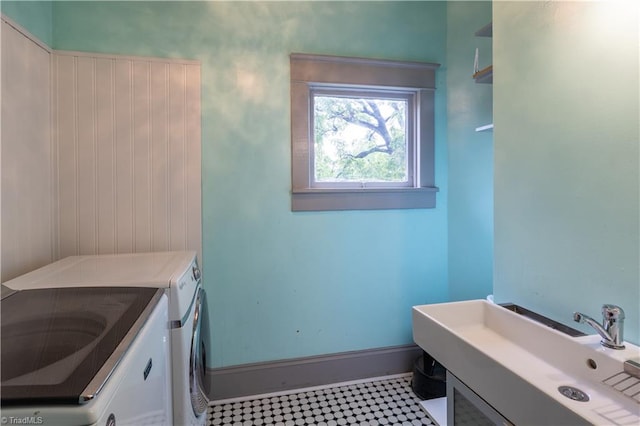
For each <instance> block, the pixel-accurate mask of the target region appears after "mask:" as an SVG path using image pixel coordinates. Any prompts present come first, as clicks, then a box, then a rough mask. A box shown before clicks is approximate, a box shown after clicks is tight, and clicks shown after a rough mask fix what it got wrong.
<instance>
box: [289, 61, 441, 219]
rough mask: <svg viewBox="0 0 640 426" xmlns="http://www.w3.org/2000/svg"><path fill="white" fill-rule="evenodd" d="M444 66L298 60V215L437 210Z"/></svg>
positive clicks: (294, 68)
mask: <svg viewBox="0 0 640 426" xmlns="http://www.w3.org/2000/svg"><path fill="white" fill-rule="evenodd" d="M438 66H439V65H437V64H427V63H415V62H397V61H381V60H369V59H360V58H344V57H335V56H319V55H303V54H292V55H291V148H292V194H291V195H292V203H291V206H292V210H294V211H304V210H362V209H397V208H431V207H435V193H436V192H437V188H436V187H435V186H434V165H433V161H434V160H433V155H434V154H433V152H434V148H433V139H434V89H435V88H434V86H435V70H436V69H437V67H438Z"/></svg>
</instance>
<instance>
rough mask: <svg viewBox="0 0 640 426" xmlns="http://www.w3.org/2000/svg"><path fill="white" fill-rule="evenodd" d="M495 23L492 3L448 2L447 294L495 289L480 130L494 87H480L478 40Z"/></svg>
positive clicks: (486, 160)
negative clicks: (476, 56)
mask: <svg viewBox="0 0 640 426" xmlns="http://www.w3.org/2000/svg"><path fill="white" fill-rule="evenodd" d="M489 22H491V2H483V1H468V2H463V1H451V2H447V62H446V65H445V68H444V71H445V73H446V76H447V123H448V127H447V149H448V165H449V167H448V170H449V175H448V187H449V191H448V198H449V199H448V206H449V210H448V214H449V220H448V222H449V223H448V243H449V296H450V298H451V300H466V299H478V298H480V299H483V298H485V297H486V296H487V295H488V294H491V293H492V291H493V290H492V289H493V132H482V133H478V132H476V131H475V128H476V127H479V126H482V125H485V124H489V123H491V122H492V93H493V87H492V85H490V84H476V83H475V81H474V80H473V79H472V78H471V75H472V74H473V57H474V53H475V49H476V48H478V49H479V52H480V61H479V62H480V68H484V67H486V66H488V65H491V59H492V58H491V50H492V39H491V38H487V37H475V36H474V33H475V31H476V30H478V29H480V28H482V27H483V26H485V25H486V24H488V23H489Z"/></svg>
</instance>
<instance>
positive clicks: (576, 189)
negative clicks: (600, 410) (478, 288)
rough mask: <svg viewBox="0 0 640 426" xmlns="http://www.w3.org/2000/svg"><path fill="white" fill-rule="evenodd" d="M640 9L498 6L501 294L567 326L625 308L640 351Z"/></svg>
mask: <svg viewBox="0 0 640 426" xmlns="http://www.w3.org/2000/svg"><path fill="white" fill-rule="evenodd" d="M639 7H640V3H638V2H632V1H626V2H624V1H619V2H544V3H542V2H495V3H494V5H493V28H494V46H493V49H494V50H493V54H494V66H495V78H494V120H495V126H496V127H495V132H494V136H495V282H494V292H495V296H496V299H497V300H498V301H506V300H510V301H514V302H516V303H520V304H523V305H524V306H527V307H530V308H531V309H534V310H536V311H539V312H541V313H543V314H546V315H548V316H551V317H552V318H554V319H558V320H561V321H563V322H565V323H571V314H572V312H573V311H581V312H584V313H586V314H589V315H591V316H593V317H594V318H599V317H600V306H601V305H602V303H614V304H618V305H620V306H622V307H623V308H625V310H626V313H627V319H626V326H625V327H626V330H625V338H626V340H628V341H631V342H634V343H636V344H637V343H640V338H639V332H640V330H639V325H640V318H639V316H638V314H639V312H640V310H639V309H638V307H639V303H640V271H639V268H640V266H639V265H640V248H639V246H640V227H639V218H640V200H639V182H640V172H639V161H640V152H639V145H640V137H639V134H638V133H639V131H640V122H639V117H640V111H639V108H638V105H639V99H638V97H639V94H640V93H639V80H640V78H639V72H638V71H639V70H638V63H639V58H638V55H639V50H640V49H639V45H638V34H639V31H638V30H639V28H638V25H639V21H640V20H639V19H638V18H639V13H640V11H639ZM572 324H573V325H577V324H575V323H572ZM585 330H586V331H588V332H589V333H593V331H592V330H590V329H588V328H585Z"/></svg>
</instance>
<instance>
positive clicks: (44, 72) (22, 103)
mask: <svg viewBox="0 0 640 426" xmlns="http://www.w3.org/2000/svg"><path fill="white" fill-rule="evenodd" d="M26 34H28V33H26V32H25V31H24V30H22V29H21V28H19V27H18V26H16V25H14V24H9V23H8V22H7V21H5V20H4V18H3V20H2V36H1V39H2V47H1V50H2V83H1V84H2V101H1V103H2V118H1V120H2V131H1V134H0V138H1V139H0V142H1V149H2V167H1V169H0V170H1V177H2V209H1V216H0V217H1V224H2V231H1V235H2V256H1V258H2V260H1V263H2V272H1V279H2V281H6V280H8V279H11V278H14V277H16V276H18V275H21V274H23V273H25V272H28V271H30V270H32V269H35V268H37V267H40V266H42V265H45V264H47V263H50V262H51V261H52V260H54V246H55V245H54V240H55V232H54V226H53V220H52V218H53V209H54V187H53V184H52V177H53V172H54V170H53V158H52V149H51V133H50V129H51V98H50V93H51V81H50V74H51V73H50V70H51V65H50V52H49V51H48V50H47V49H46V48H45V47H43V46H42V45H40V44H39V43H37V42H36V41H34V40H35V39H33V38H32V37H31V36H28V35H26Z"/></svg>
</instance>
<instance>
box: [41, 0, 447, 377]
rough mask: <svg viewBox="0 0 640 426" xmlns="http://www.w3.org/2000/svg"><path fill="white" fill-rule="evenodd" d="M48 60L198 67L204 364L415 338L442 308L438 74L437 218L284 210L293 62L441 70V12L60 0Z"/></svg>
mask: <svg viewBox="0 0 640 426" xmlns="http://www.w3.org/2000/svg"><path fill="white" fill-rule="evenodd" d="M53 7H54V11H53V16H54V18H53V44H54V47H55V48H56V49H64V50H83V51H91V52H105V53H119V54H127V55H151V56H163V57H165V56H169V57H182V58H188V59H197V60H200V61H202V93H203V97H202V128H203V134H202V145H203V147H202V154H203V175H202V178H203V186H202V191H203V194H202V195H203V232H204V235H203V261H202V264H203V268H204V280H205V281H204V283H205V284H204V285H205V288H206V290H207V292H208V301H209V308H210V318H211V331H212V361H211V365H210V367H221V366H227V365H237V364H243V363H250V362H259V361H267V360H276V359H285V358H293V357H300V356H307V355H317V354H326V353H335V352H342V351H350V350H359V349H367V348H376V347H385V346H393V345H402V344H409V343H412V336H411V306H412V305H415V304H423V303H433V302H441V301H445V300H447V299H448V288H447V273H448V271H447V202H446V199H447V161H446V154H447V153H446V132H447V122H446V113H447V110H446V79H445V74H444V72H440V73H439V74H438V77H437V86H438V91H437V95H436V125H437V129H436V185H438V186H439V187H440V193H439V194H438V199H437V203H438V205H437V208H436V209H431V210H412V211H408V210H407V211H402V210H397V211H351V212H321V213H292V212H291V211H290V196H289V191H290V173H291V172H290V167H291V166H290V143H291V142H290V130H289V126H290V119H289V117H290V111H289V67H288V55H289V53H291V52H303V53H321V54H334V55H349V56H362V57H374V58H384V59H401V60H411V61H428V62H437V63H444V62H445V59H446V4H445V3H440V2H329V3H325V2H284V3H278V2H264V3H254V2H235V3H226V2H178V3H172V2H88V3H80V2H55V3H54V6H53Z"/></svg>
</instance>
